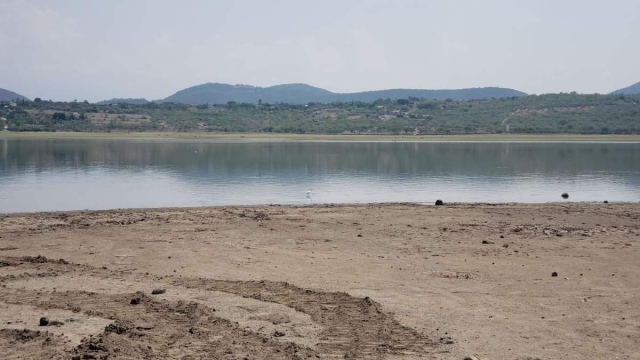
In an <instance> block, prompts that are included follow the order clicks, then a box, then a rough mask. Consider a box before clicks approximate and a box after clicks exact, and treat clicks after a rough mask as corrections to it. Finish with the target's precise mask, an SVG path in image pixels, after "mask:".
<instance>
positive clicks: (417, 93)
mask: <svg viewBox="0 0 640 360" xmlns="http://www.w3.org/2000/svg"><path fill="white" fill-rule="evenodd" d="M523 95H526V94H525V93H523V92H521V91H517V90H512V89H505V88H497V87H488V88H472V89H459V90H421V89H391V90H379V91H366V92H357V93H333V92H331V91H328V90H324V89H320V88H317V87H313V86H309V85H306V84H284V85H276V86H270V87H264V88H263V87H257V86H250V85H229V84H220V83H207V84H202V85H197V86H193V87H190V88H187V89H184V90H180V91H178V92H177V93H175V94H173V95H171V96H169V97H167V98H166V99H163V100H161V102H173V103H185V104H192V105H197V104H226V103H227V102H230V101H234V102H237V103H253V104H255V103H258V102H260V101H262V102H264V103H285V104H307V103H331V102H334V101H342V102H351V101H362V102H372V101H375V100H378V99H391V100H397V99H408V98H410V97H414V98H419V99H420V98H424V99H433V100H445V99H452V100H480V99H490V98H506V97H513V96H523Z"/></svg>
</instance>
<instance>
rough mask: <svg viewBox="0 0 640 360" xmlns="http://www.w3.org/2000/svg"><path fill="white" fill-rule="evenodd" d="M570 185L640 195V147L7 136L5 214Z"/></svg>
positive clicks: (1, 183) (489, 195) (432, 195)
mask: <svg viewBox="0 0 640 360" xmlns="http://www.w3.org/2000/svg"><path fill="white" fill-rule="evenodd" d="M309 190H311V193H310V195H309V196H307V191H309ZM565 191H566V192H568V193H569V194H570V200H571V201H603V200H609V201H640V144H639V143H486V142H485V143H400V142H257V141H255V142H251V141H245V142H229V141H226V142H223V141H217V142H214V141H201V142H197V141H157V140H77V139H50V140H49V139H47V140H45V139H28V140H27V139H0V212H4V213H8V212H26V211H50V210H80V209H113V208H132V207H136V208H140V207H166V206H209V205H257V204H296V205H304V204H314V203H367V202H405V201H406V202H424V203H433V202H434V201H435V200H436V199H443V200H444V201H445V202H525V203H536V202H552V201H553V202H555V201H563V200H562V199H561V198H560V194H561V193H562V192H565Z"/></svg>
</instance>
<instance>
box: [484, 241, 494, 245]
mask: <svg viewBox="0 0 640 360" xmlns="http://www.w3.org/2000/svg"><path fill="white" fill-rule="evenodd" d="M482 244H483V245H491V244H495V243H494V242H493V241H489V240H482Z"/></svg>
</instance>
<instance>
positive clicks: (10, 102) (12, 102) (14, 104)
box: [9, 101, 18, 106]
mask: <svg viewBox="0 0 640 360" xmlns="http://www.w3.org/2000/svg"><path fill="white" fill-rule="evenodd" d="M9 106H18V104H16V102H15V101H9Z"/></svg>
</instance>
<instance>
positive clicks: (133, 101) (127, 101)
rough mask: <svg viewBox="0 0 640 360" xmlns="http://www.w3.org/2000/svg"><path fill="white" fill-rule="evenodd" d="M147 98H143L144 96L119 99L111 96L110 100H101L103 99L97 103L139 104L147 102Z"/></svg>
mask: <svg viewBox="0 0 640 360" xmlns="http://www.w3.org/2000/svg"><path fill="white" fill-rule="evenodd" d="M148 102H149V100H147V99H145V98H135V99H133V98H129V99H119V98H113V99H111V100H103V101H99V102H98V104H100V105H105V104H135V105H141V104H146V103H148Z"/></svg>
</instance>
